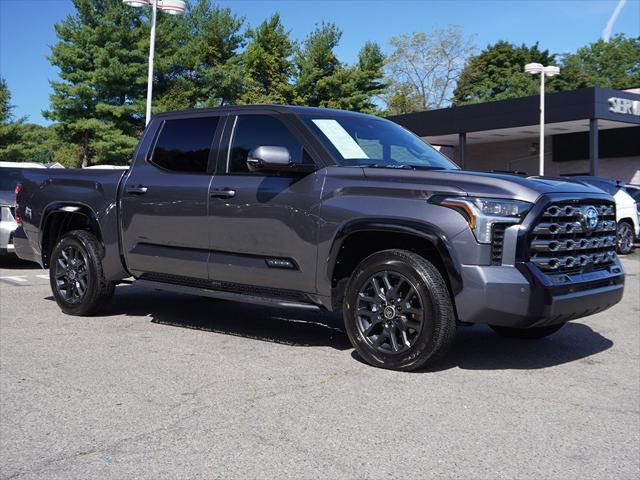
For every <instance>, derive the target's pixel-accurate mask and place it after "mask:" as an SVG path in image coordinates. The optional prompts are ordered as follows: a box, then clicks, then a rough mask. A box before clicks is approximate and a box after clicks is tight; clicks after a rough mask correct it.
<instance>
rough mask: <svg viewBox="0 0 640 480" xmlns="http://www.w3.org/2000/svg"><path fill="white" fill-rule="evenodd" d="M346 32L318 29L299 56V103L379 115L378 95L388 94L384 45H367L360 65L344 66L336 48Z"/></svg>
mask: <svg viewBox="0 0 640 480" xmlns="http://www.w3.org/2000/svg"><path fill="white" fill-rule="evenodd" d="M341 36H342V32H341V31H340V29H338V27H337V26H335V25H334V24H332V23H323V24H321V25H319V26H317V27H316V29H315V30H314V31H313V32H311V34H310V35H309V36H308V37H307V38H306V39H305V41H304V42H303V44H302V47H301V48H299V49H298V52H297V53H296V56H295V63H296V70H297V77H296V83H295V93H296V103H299V104H302V105H309V106H314V107H331V108H342V109H345V110H353V111H359V112H376V111H378V108H377V107H376V105H375V102H374V99H375V96H376V95H378V94H379V93H381V92H382V91H384V89H385V85H384V83H383V82H382V77H383V76H384V72H383V65H384V55H383V54H382V50H381V49H380V46H379V45H378V44H376V43H374V42H367V43H365V45H364V46H363V47H362V49H361V50H360V53H359V55H358V63H357V64H356V65H353V66H348V65H344V64H343V63H342V62H340V60H339V59H338V57H337V56H336V54H335V52H334V49H335V48H336V47H337V46H338V44H339V42H340V37H341Z"/></svg>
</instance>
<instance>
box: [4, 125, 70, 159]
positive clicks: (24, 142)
mask: <svg viewBox="0 0 640 480" xmlns="http://www.w3.org/2000/svg"><path fill="white" fill-rule="evenodd" d="M10 127H11V128H12V129H13V130H14V132H15V136H14V141H12V142H8V143H5V142H1V143H0V160H4V161H11V162H39V163H47V162H51V161H54V160H55V159H56V151H57V149H58V146H59V145H58V139H57V136H56V134H55V131H54V127H53V126H49V127H43V126H42V125H36V124H34V123H23V122H19V123H18V122H15V123H12V124H11V125H10ZM2 128H3V127H0V131H1V130H2ZM0 136H1V134H0Z"/></svg>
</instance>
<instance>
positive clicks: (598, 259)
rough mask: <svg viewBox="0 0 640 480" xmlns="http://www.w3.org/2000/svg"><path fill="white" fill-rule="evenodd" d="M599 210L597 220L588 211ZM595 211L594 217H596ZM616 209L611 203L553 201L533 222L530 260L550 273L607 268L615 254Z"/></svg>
mask: <svg viewBox="0 0 640 480" xmlns="http://www.w3.org/2000/svg"><path fill="white" fill-rule="evenodd" d="M594 208H595V211H596V212H597V224H596V225H593V224H591V225H590V223H589V220H590V219H589V213H591V214H594V211H593V209H594ZM593 217H595V215H593V216H592V218H591V221H592V222H593V221H594V218H593ZM615 249H616V212H615V206H614V205H613V204H612V203H604V202H585V203H582V204H578V205H576V204H566V203H554V204H552V205H550V206H548V207H547V208H546V209H545V211H544V212H543V213H542V214H541V215H540V217H539V218H538V220H537V222H536V223H535V224H534V227H533V230H532V236H531V243H530V260H531V262H532V263H533V264H535V265H536V266H537V267H538V268H540V270H542V271H543V272H547V273H583V272H586V271H591V270H598V269H602V268H606V267H607V266H608V265H609V264H611V263H612V262H613V261H614V260H615V258H616V254H615Z"/></svg>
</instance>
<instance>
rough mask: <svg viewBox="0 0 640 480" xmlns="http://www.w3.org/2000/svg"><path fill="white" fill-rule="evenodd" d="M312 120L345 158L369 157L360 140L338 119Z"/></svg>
mask: <svg viewBox="0 0 640 480" xmlns="http://www.w3.org/2000/svg"><path fill="white" fill-rule="evenodd" d="M312 121H313V123H315V124H316V126H317V127H318V128H319V129H320V130H321V131H322V133H324V135H325V136H326V137H327V138H328V139H329V141H330V142H331V143H332V144H333V146H334V147H336V149H337V150H338V152H340V155H342V156H343V158H344V159H351V158H369V156H368V155H367V154H366V153H365V151H364V150H362V148H360V145H358V142H356V141H355V140H354V139H353V138H352V137H351V135H349V133H348V132H347V131H346V130H345V129H344V128H343V127H342V125H340V124H339V123H338V122H337V121H336V120H333V119H319V118H316V119H314V120H312Z"/></svg>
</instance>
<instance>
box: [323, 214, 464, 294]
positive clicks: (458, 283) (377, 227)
mask: <svg viewBox="0 0 640 480" xmlns="http://www.w3.org/2000/svg"><path fill="white" fill-rule="evenodd" d="M360 232H385V233H402V234H408V235H413V236H416V237H418V238H421V239H422V240H425V241H427V242H428V243H429V244H430V245H431V246H432V247H434V248H435V250H436V252H438V255H440V258H441V259H442V262H443V264H444V267H445V270H446V273H447V277H448V281H449V285H450V287H451V290H452V293H453V295H457V294H458V293H459V292H460V291H461V290H462V286H463V285H462V271H461V267H460V262H458V261H457V259H456V255H455V252H454V250H453V248H452V247H451V245H450V242H449V240H448V238H447V236H446V235H445V233H444V231H443V230H442V229H441V228H439V227H438V226H436V225H433V224H430V223H425V222H418V221H412V220H406V219H396V218H384V217H382V218H371V217H368V218H362V219H355V220H350V221H348V222H347V223H345V224H344V225H343V226H342V227H341V228H340V229H339V230H338V232H337V233H336V235H335V236H334V238H333V242H332V245H331V248H330V250H329V258H328V261H327V270H326V280H327V281H328V282H329V284H330V283H331V279H332V278H333V272H334V271H335V268H336V262H337V260H338V256H339V253H340V248H341V247H342V245H343V244H344V242H345V240H346V239H347V238H349V237H350V236H351V235H353V234H355V233H360Z"/></svg>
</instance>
